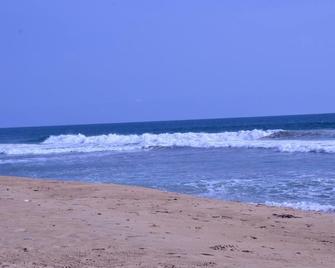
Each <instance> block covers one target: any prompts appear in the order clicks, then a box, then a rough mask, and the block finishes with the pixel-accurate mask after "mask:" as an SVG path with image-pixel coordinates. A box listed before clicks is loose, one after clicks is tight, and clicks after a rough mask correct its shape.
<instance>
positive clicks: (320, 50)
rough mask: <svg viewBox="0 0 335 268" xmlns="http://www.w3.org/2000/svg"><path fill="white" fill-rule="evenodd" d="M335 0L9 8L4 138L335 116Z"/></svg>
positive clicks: (118, 1) (1, 118) (157, 0)
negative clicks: (34, 131) (62, 127)
mask: <svg viewBox="0 0 335 268" xmlns="http://www.w3.org/2000/svg"><path fill="white" fill-rule="evenodd" d="M334 31H335V1H334V0H322V1H321V0H314V1H311V0H281V1H278V0H272V1H271V0H255V1H249V0H245V1H241V0H240V1H239V0H236V1H231V0H229V1H228V0H227V1H224V0H202V1H196V0H175V1H174V0H152V1H151V0H150V1H149V0H143V1H139V0H133V1H130V0H114V1H112V0H55V1H45V0H39V1H38V0H29V1H27V0H21V1H19V0H1V1H0V41H1V42H0V127H5V126H30V125H54V124H74V123H98V122H121V121H143V120H168V119H188V118H213V117H215V118H217V117H239V116H256V115H275V114H301V113H324V112H335V34H334V33H335V32H334Z"/></svg>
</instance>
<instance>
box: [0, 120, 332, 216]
mask: <svg viewBox="0 0 335 268" xmlns="http://www.w3.org/2000/svg"><path fill="white" fill-rule="evenodd" d="M0 175H13V176H26V177H33V178H53V179H62V180H78V181H85V182H94V183H119V184H128V185H139V186H145V187H150V188H156V189H161V190H167V191H175V192H180V193H187V194H192V195H197V196H205V197H210V198H217V199H224V200H234V201H242V202H249V203H262V204H269V205H276V206H287V207H294V208H299V209H305V210H318V211H335V114H322V115H301V116H277V117H257V118H234V119H210V120H187V121H164V122H143V123H119V124H96V125H75V126H51V127H31V128H6V129H4V128H3V129H0Z"/></svg>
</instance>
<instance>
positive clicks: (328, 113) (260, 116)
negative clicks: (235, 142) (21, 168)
mask: <svg viewBox="0 0 335 268" xmlns="http://www.w3.org/2000/svg"><path fill="white" fill-rule="evenodd" d="M330 114H335V112H327V113H307V114H281V115H257V116H236V117H215V118H190V119H168V120H144V121H121V122H103V123H86V124H85V123H74V124H59V125H58V124H56V125H40V126H17V127H0V129H15V128H44V127H66V126H87V125H92V126H94V125H111V124H137V123H158V122H177V121H180V122H182V121H200V120H220V119H243V118H244V119H247V118H262V117H290V116H308V115H330Z"/></svg>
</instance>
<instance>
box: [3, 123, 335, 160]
mask: <svg viewBox="0 0 335 268" xmlns="http://www.w3.org/2000/svg"><path fill="white" fill-rule="evenodd" d="M283 132H285V131H283V130H258V129H255V130H243V131H237V132H220V133H194V132H188V133H163V134H151V133H145V134H141V135H135V134H133V135H119V134H108V135H97V136H85V135H83V134H77V135H58V136H50V137H48V138H47V139H46V140H45V141H43V142H41V143H39V144H0V153H3V154H7V155H22V154H57V153H71V152H78V153H80V152H83V153H85V152H102V151H134V150H143V149H150V148H157V147H163V148H172V147H192V148H261V149H274V150H277V151H281V152H319V153H335V140H331V139H329V140H306V139H302V140H299V139H278V135H282V134H279V133H283ZM276 135H277V136H276Z"/></svg>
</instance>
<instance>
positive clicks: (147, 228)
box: [0, 177, 335, 268]
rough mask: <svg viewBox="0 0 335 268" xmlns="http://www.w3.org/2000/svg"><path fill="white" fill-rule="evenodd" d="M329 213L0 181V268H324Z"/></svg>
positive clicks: (124, 189) (329, 263)
mask: <svg viewBox="0 0 335 268" xmlns="http://www.w3.org/2000/svg"><path fill="white" fill-rule="evenodd" d="M334 263H335V215H334V214H321V213H317V212H303V211H297V210H292V209H286V208H277V207H267V206H263V205H248V204H241V203H236V202H225V201H218V200H209V199H204V198H197V197H192V196H187V195H181V194H176V193H168V192H161V191H157V190H152V189H145V188H140V187H129V186H121V185H112V184H84V183H78V182H63V181H57V180H53V181H51V180H35V179H26V178H16V177H0V267H1V268H4V267H67V268H73V267H164V268H177V267H220V268H221V267H314V268H317V267H334Z"/></svg>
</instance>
